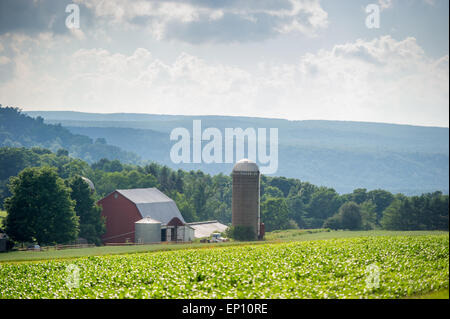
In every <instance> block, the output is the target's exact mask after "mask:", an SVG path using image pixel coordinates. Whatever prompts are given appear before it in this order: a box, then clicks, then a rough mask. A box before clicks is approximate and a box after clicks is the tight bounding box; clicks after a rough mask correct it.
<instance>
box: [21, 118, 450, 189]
mask: <svg viewBox="0 0 450 319" xmlns="http://www.w3.org/2000/svg"><path fill="white" fill-rule="evenodd" d="M27 114H29V115H31V116H33V117H35V116H41V117H43V118H44V119H45V122H47V123H61V124H62V125H63V126H64V127H67V128H68V129H69V130H70V131H71V132H72V133H74V134H83V135H87V136H89V137H91V138H92V139H97V138H105V139H106V141H107V142H108V143H109V144H111V145H115V146H119V147H121V148H122V149H124V150H126V151H130V152H134V153H136V154H138V155H139V156H141V158H142V159H143V160H152V161H156V162H158V163H162V164H165V165H167V166H169V167H171V168H174V169H179V168H182V169H185V170H191V169H194V170H197V169H200V170H202V171H203V172H206V173H209V174H217V173H224V174H229V173H230V171H231V169H232V164H205V163H201V164H174V163H173V162H172V161H171V160H170V156H169V155H170V149H171V147H172V145H173V144H174V143H175V142H173V141H170V139H169V134H170V132H171V131H172V130H173V129H174V128H177V127H183V128H187V129H188V130H189V131H190V132H191V134H192V121H193V120H201V121H202V129H205V128H208V127H215V128H218V129H219V130H220V131H221V132H222V134H223V132H224V130H225V128H242V129H246V128H255V129H256V128H278V134H279V165H278V171H277V173H276V174H275V176H285V177H291V178H298V179H300V180H302V181H308V182H311V183H313V184H316V185H324V186H327V187H332V188H334V189H335V190H337V191H338V192H339V193H348V192H351V191H353V190H354V189H356V188H367V189H377V188H382V189H386V190H389V191H391V192H394V193H404V194H409V195H417V194H421V193H425V192H433V191H435V190H440V191H443V192H444V193H448V190H449V183H448V177H449V164H448V161H449V130H448V128H439V127H419V126H411V125H395V124H384V123H363V122H340V121H288V120H282V119H266V118H251V117H230V116H182V115H153V114H127V113H117V114H94V113H80V112H67V111H53V112H49V111H35V112H27Z"/></svg>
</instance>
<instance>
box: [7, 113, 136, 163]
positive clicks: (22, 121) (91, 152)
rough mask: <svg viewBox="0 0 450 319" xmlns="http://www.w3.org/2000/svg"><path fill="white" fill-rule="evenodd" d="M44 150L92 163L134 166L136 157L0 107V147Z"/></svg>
mask: <svg viewBox="0 0 450 319" xmlns="http://www.w3.org/2000/svg"><path fill="white" fill-rule="evenodd" d="M1 146H9V147H44V148H48V149H50V150H52V151H57V150H59V149H65V150H67V151H69V154H70V155H71V156H73V157H77V158H81V159H83V160H85V161H87V162H88V163H93V162H95V161H98V160H100V159H102V158H108V159H118V160H120V161H122V162H124V163H137V162H138V161H139V156H137V155H136V154H133V153H132V152H127V151H124V150H122V149H120V147H118V146H113V145H108V144H107V143H106V141H105V139H102V138H100V139H95V140H93V139H92V138H90V137H88V136H85V135H80V134H73V133H72V132H70V131H69V130H68V129H67V128H65V127H62V126H61V125H60V124H46V123H44V119H43V118H42V117H39V116H37V117H36V118H32V117H30V116H28V115H26V114H24V113H22V112H21V111H20V110H19V109H18V108H13V107H2V106H1V104H0V147H1Z"/></svg>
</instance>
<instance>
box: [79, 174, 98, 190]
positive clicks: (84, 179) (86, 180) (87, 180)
mask: <svg viewBox="0 0 450 319" xmlns="http://www.w3.org/2000/svg"><path fill="white" fill-rule="evenodd" d="M81 179H83V181H85V182H86V183H87V184H88V185H89V188H90V189H91V191H95V187H94V183H92V181H91V180H90V179H89V178H87V177H84V176H81Z"/></svg>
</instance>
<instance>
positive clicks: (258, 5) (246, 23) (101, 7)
mask: <svg viewBox="0 0 450 319" xmlns="http://www.w3.org/2000/svg"><path fill="white" fill-rule="evenodd" d="M76 2H77V3H80V4H84V5H85V6H86V7H87V8H89V9H91V10H92V11H93V12H95V15H96V16H97V17H99V18H101V19H102V20H101V21H102V22H103V23H106V24H108V25H112V26H114V25H120V26H121V28H123V27H124V26H126V27H127V28H137V27H142V26H145V27H146V28H147V29H148V30H149V32H150V33H151V34H152V35H153V36H154V37H155V38H157V39H163V38H175V39H177V40H181V41H185V42H205V41H226V42H230V41H231V42H232V41H252V40H253V39H255V38H256V39H259V38H268V37H272V36H274V35H276V34H280V33H292V32H297V33H301V34H304V35H307V36H315V35H316V34H317V32H318V31H319V30H321V29H324V28H326V27H327V26H328V14H327V13H326V12H325V11H324V10H323V9H322V7H321V6H320V2H319V0H267V1H260V0H251V1H219V0H216V1H211V2H208V1H196V0H191V1H180V0H171V1H151V2H149V1H144V0H136V1H131V0H109V1H102V0H76ZM236 28H237V29H238V30H239V33H238V34H236V32H235V31H236ZM180 29H181V30H182V31H183V32H180ZM227 29H231V32H227ZM199 31H201V32H199ZM208 31H209V32H208Z"/></svg>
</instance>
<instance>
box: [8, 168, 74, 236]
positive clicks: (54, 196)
mask: <svg viewBox="0 0 450 319" xmlns="http://www.w3.org/2000/svg"><path fill="white" fill-rule="evenodd" d="M9 187H10V191H11V194H12V196H11V197H8V198H7V199H6V200H5V208H6V210H7V212H8V215H7V217H6V223H5V224H6V225H5V226H6V227H5V228H6V233H7V234H8V235H9V236H10V237H11V238H12V239H13V240H15V241H19V242H34V241H35V242H37V243H39V244H40V245H45V244H55V243H68V242H70V241H73V240H75V239H76V238H77V235H78V231H79V223H78V217H77V216H76V214H75V210H74V206H75V203H74V201H72V200H71V199H70V189H69V188H68V187H67V186H66V185H65V184H64V181H63V179H61V178H60V177H58V175H57V172H56V169H54V168H50V167H42V168H26V169H24V170H23V171H21V172H20V173H19V175H18V176H17V177H13V178H11V182H10V185H9Z"/></svg>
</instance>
